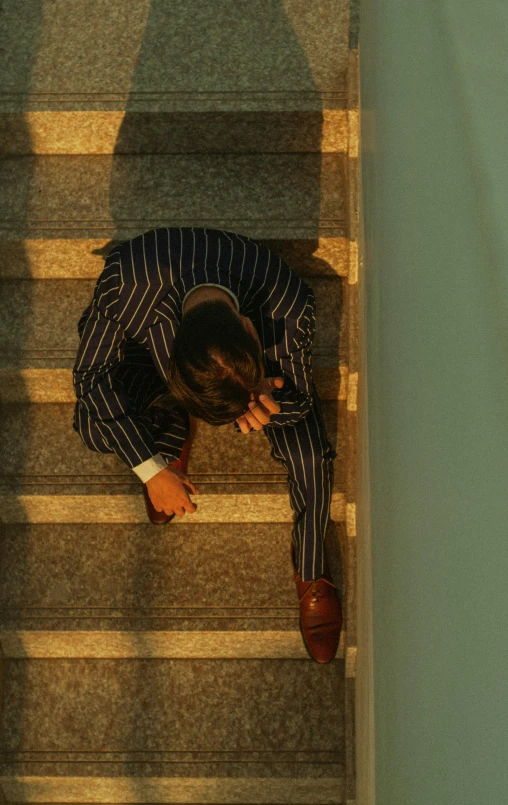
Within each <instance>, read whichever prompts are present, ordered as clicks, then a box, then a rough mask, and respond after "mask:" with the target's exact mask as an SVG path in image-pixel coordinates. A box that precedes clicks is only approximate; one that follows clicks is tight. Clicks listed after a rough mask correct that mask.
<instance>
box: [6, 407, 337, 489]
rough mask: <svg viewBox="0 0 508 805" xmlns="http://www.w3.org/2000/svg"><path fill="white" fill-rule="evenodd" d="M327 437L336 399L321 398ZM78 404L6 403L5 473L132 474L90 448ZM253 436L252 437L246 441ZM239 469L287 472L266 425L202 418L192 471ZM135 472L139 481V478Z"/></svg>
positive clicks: (47, 477)
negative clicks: (239, 426) (79, 426)
mask: <svg viewBox="0 0 508 805" xmlns="http://www.w3.org/2000/svg"><path fill="white" fill-rule="evenodd" d="M321 405H322V410H323V416H324V418H325V422H326V426H327V431H328V437H329V439H330V441H331V442H332V444H334V443H335V441H336V438H335V436H336V432H337V411H338V408H337V404H336V403H335V402H333V401H330V400H323V401H321ZM73 411H74V406H73V405H72V404H69V403H40V404H31V405H30V404H27V405H17V404H12V405H5V406H3V409H2V421H1V423H0V439H1V443H0V466H1V468H2V475H3V476H38V475H42V476H44V477H45V480H46V481H47V482H49V481H50V480H51V476H56V477H68V478H69V480H72V478H71V476H73V475H78V476H83V475H88V476H94V475H103V476H104V475H114V476H123V475H127V476H130V477H131V478H132V477H133V476H134V473H133V472H132V470H131V469H130V468H129V467H128V466H127V465H126V464H125V463H124V462H123V461H122V460H121V459H120V458H119V457H118V456H116V455H115V454H104V453H97V452H95V451H92V450H89V449H88V448H87V447H86V446H85V445H84V444H83V442H82V441H81V439H80V437H79V435H78V434H77V433H76V432H75V431H74V430H73V429H72V421H73ZM246 440H248V442H247V441H246ZM223 472H226V473H228V474H229V473H232V472H234V473H240V474H248V475H250V476H255V475H257V474H260V475H262V476H263V477H264V476H265V475H266V474H270V475H272V474H275V475H277V476H279V478H278V480H279V479H280V477H281V473H284V469H283V467H282V464H281V463H280V462H278V461H276V460H275V459H273V458H271V455H270V443H269V441H268V438H267V437H266V435H265V434H264V433H263V432H262V431H251V432H250V433H249V434H247V435H245V434H243V433H236V432H234V430H233V425H232V424H229V425H221V426H218V427H217V426H213V425H209V424H208V423H206V422H203V421H201V420H200V421H198V423H197V436H196V439H195V442H194V444H193V447H192V451H191V455H190V460H189V474H190V475H191V476H193V475H200V474H206V475H208V474H218V475H220V474H222V473H223ZM137 480H138V479H137V478H135V477H134V481H136V482H137Z"/></svg>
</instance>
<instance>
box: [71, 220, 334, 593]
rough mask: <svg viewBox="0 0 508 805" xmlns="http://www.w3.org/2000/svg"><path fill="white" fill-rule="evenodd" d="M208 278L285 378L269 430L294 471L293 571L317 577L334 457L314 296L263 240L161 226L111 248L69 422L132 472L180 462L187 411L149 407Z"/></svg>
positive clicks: (87, 320)
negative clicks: (194, 293)
mask: <svg viewBox="0 0 508 805" xmlns="http://www.w3.org/2000/svg"><path fill="white" fill-rule="evenodd" d="M203 283H216V284H218V285H221V286H223V287H225V288H228V289H229V290H230V291H231V292H232V294H233V295H234V296H235V297H236V298H237V299H238V303H239V310H240V313H242V314H243V315H245V316H248V317H249V318H250V319H251V320H252V322H253V324H254V326H255V328H256V331H257V333H258V335H259V338H260V341H261V344H262V346H263V362H264V367H265V373H266V376H267V377H274V376H276V375H280V374H281V373H282V375H283V377H284V386H283V387H282V389H274V391H273V397H274V399H275V400H277V402H278V403H279V405H280V408H281V410H280V412H279V413H278V414H276V415H272V416H271V418H270V422H269V424H268V425H265V426H264V427H263V432H264V433H265V434H266V436H267V438H268V439H269V441H270V443H271V455H272V457H273V458H274V459H276V460H277V461H280V462H282V463H283V465H284V467H285V468H286V470H287V472H288V487H289V493H290V501H291V506H292V508H293V510H294V512H295V519H294V527H293V542H294V545H295V555H296V558H297V565H298V569H299V571H300V573H301V575H302V579H303V580H304V581H306V580H309V579H312V578H316V577H317V576H319V575H321V573H323V539H324V534H325V530H326V526H327V523H328V520H329V512H330V499H331V488H332V479H333V458H335V456H336V453H335V451H334V450H333V448H332V446H331V444H330V442H329V441H328V438H327V435H326V430H325V425H324V422H323V418H322V414H321V409H320V404H319V399H318V396H317V393H316V389H315V386H314V383H313V379H312V365H311V347H312V339H313V336H314V326H315V299H314V294H313V291H312V289H311V288H309V286H308V285H306V283H305V282H303V280H302V279H301V278H300V277H298V276H297V275H296V274H295V273H294V272H293V271H291V269H290V268H289V267H288V266H287V265H286V264H285V263H284V262H283V261H282V260H281V259H280V257H278V256H276V255H275V254H273V253H272V252H271V251H270V250H269V249H268V248H266V247H265V246H262V245H260V244H258V243H256V242H255V241H253V240H252V239H250V238H248V237H245V236H243V235H238V234H236V233H233V232H223V231H219V230H214V229H203V228H197V227H188V228H187V227H184V228H182V227H180V228H169V229H155V230H151V231H150V232H146V233H144V234H142V235H139V236H138V237H136V238H133V239H132V240H129V241H126V242H125V243H122V244H120V245H119V246H116V247H115V248H114V249H113V250H112V251H111V253H110V254H109V255H108V257H107V259H106V262H105V266H104V270H103V271H102V273H101V275H100V276H99V279H98V280H97V284H96V286H95V291H94V295H93V299H92V300H91V302H90V304H89V305H88V307H87V308H86V309H85V311H84V312H83V314H82V316H81V318H80V320H79V323H78V332H79V336H80V344H79V349H78V353H77V357H76V362H75V365H74V369H73V381H74V389H75V392H76V397H77V402H76V407H75V416H74V425H73V427H74V429H75V430H76V431H77V432H78V433H79V435H80V436H81V438H82V440H83V441H84V443H85V444H86V445H87V446H88V447H89V448H90V449H92V450H97V451H99V452H105V453H110V452H114V453H116V454H117V455H118V456H119V457H120V458H121V459H122V460H123V461H124V462H125V463H126V464H127V465H128V466H129V467H131V468H132V469H133V470H134V471H136V470H137V468H138V467H139V466H141V465H142V464H144V462H147V461H148V460H149V459H151V458H152V457H153V456H155V455H156V454H158V453H159V454H161V455H162V456H163V457H164V459H166V460H168V461H172V460H175V459H176V458H178V456H179V454H180V451H181V448H182V445H183V442H184V440H185V438H186V434H187V429H188V415H187V413H186V412H184V411H181V410H178V409H173V411H164V410H162V409H157V408H154V407H150V406H151V404H152V403H153V402H154V401H155V400H157V398H158V397H160V396H161V395H162V394H163V393H164V392H166V391H167V390H168V386H167V382H166V380H165V375H166V368H167V366H168V361H169V356H170V353H171V348H172V343H173V339H174V336H175V333H176V330H177V328H178V325H179V323H180V321H181V318H182V302H183V299H184V296H185V294H186V293H187V292H188V291H189V289H190V288H193V287H195V286H197V285H200V284H203ZM233 427H234V429H235V430H236V431H237V432H240V429H239V426H238V424H237V423H236V422H235V423H234V426H233ZM242 438H244V439H245V438H247V437H246V436H245V435H243V434H242ZM246 445H248V442H246ZM140 477H141V475H140Z"/></svg>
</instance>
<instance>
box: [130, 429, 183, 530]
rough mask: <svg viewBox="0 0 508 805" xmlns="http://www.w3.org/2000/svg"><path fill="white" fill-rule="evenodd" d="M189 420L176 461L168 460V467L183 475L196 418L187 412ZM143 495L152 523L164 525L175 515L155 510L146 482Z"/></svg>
mask: <svg viewBox="0 0 508 805" xmlns="http://www.w3.org/2000/svg"><path fill="white" fill-rule="evenodd" d="M189 420H190V427H189V437H188V439H186V441H185V442H184V443H183V447H182V452H181V453H180V458H178V459H177V460H176V461H169V462H168V467H175V468H176V469H177V470H179V471H180V472H183V473H184V474H185V475H187V465H188V463H189V456H190V450H191V446H192V442H193V441H194V437H195V435H196V419H195V417H193V416H191V415H190V414H189ZM143 497H144V499H145V507H146V513H147V515H148V519H149V520H150V521H151V522H152V523H153V524H154V525H164V524H165V523H170V522H171V520H172V519H173V517H175V515H174V514H166V512H164V511H162V512H158V511H157V509H156V508H155V507H154V505H153V503H152V501H151V500H150V495H149V494H148V489H147V488H146V484H143Z"/></svg>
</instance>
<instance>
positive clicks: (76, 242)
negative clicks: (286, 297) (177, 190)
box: [0, 221, 349, 279]
mask: <svg viewBox="0 0 508 805" xmlns="http://www.w3.org/2000/svg"><path fill="white" fill-rule="evenodd" d="M164 226H169V221H168V222H166V223H165V224H164ZM143 231H144V226H143V227H141V228H140V229H139V230H138V231H136V232H134V233H133V234H138V235H139V234H140V233H141V232H143ZM259 233H260V229H259V227H258V228H256V227H255V225H254V226H253V225H252V223H251V224H249V225H248V226H247V227H246V228H245V229H243V230H242V234H244V235H247V236H248V237H251V238H258V239H259V240H260V241H261V242H263V243H264V244H265V245H266V246H268V248H270V249H272V250H273V251H274V252H275V254H278V255H280V257H282V259H283V260H284V261H285V262H286V263H287V264H288V265H289V266H290V267H291V268H294V269H295V271H297V272H298V274H300V275H301V276H302V277H312V276H330V277H333V276H341V277H347V275H348V267H349V241H348V239H347V238H345V237H335V238H333V237H330V238H328V237H326V238H325V237H322V238H319V237H318V238H309V239H305V238H303V239H298V238H297V236H294V237H290V238H289V239H287V240H273V239H266V238H265V239H263V238H262V237H261V235H260V234H259ZM68 234H69V236H68V237H62V238H55V237H54V236H52V235H51V234H49V237H47V238H39V239H35V240H30V239H26V240H6V239H5V238H4V239H0V252H1V254H2V260H1V261H0V278H1V279H9V278H13V279H18V278H19V279H31V278H33V279H88V278H90V279H97V277H98V276H99V274H100V273H101V271H102V269H103V268H104V259H105V257H106V255H107V254H108V252H109V251H111V249H112V248H113V245H114V244H115V243H116V242H117V241H118V242H119V240H118V239H115V240H110V239H108V238H94V239H86V238H83V239H76V236H75V234H73V233H72V232H69V233H68Z"/></svg>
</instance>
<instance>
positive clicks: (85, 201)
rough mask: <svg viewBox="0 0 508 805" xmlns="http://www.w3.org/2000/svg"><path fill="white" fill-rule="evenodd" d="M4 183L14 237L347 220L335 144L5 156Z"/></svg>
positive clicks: (0, 204) (0, 175)
mask: <svg viewBox="0 0 508 805" xmlns="http://www.w3.org/2000/svg"><path fill="white" fill-rule="evenodd" d="M0 186H2V188H3V193H2V195H1V196H0V220H3V221H4V224H3V229H4V230H7V231H9V232H10V233H11V234H10V236H11V237H14V236H21V235H25V236H26V235H29V234H30V233H36V232H38V231H40V232H41V233H47V232H48V231H52V232H53V236H55V235H57V234H58V232H59V231H60V230H64V231H66V232H68V231H72V232H73V233H74V236H76V234H77V233H80V234H81V235H82V236H83V237H86V236H87V233H88V232H90V231H91V230H94V231H97V233H98V234H101V230H104V231H105V232H106V231H107V232H108V233H110V235H109V236H110V237H111V238H113V237H115V234H116V233H117V232H121V231H122V228H125V226H126V224H127V225H130V227H131V230H133V234H138V233H139V232H142V231H143V230H145V229H150V228H151V227H153V226H168V225H169V226H174V225H176V226H184V225H192V224H194V225H196V226H200V225H207V226H213V225H214V222H216V223H217V225H219V222H222V223H220V225H219V228H221V229H231V231H242V230H243V228H244V226H243V222H245V221H251V222H256V221H257V222H266V221H268V222H269V225H270V227H271V228H272V230H273V234H271V233H270V232H269V231H268V226H266V228H267V234H266V236H268V237H280V236H283V234H282V233H285V232H287V231H288V228H289V229H291V228H292V227H295V226H300V227H301V228H303V227H305V226H308V225H309V224H313V225H314V227H315V232H314V233H312V234H316V235H318V234H319V220H320V219H329V220H330V221H331V222H333V221H335V222H336V225H338V226H341V225H343V224H344V221H345V197H344V194H345V158H344V155H342V154H333V153H332V154H331V153H328V154H305V153H303V154H250V155H244V154H243V155H242V154H233V155H230V154H206V155H204V154H189V155H174V156H167V155H144V156H139V155H126V154H122V155H119V156H113V155H111V156H109V155H104V156H101V155H95V156H94V155H92V156H88V155H86V156H21V157H6V158H5V159H3V160H2V161H1V162H0ZM184 221H185V222H187V223H185V224H184V223H183V222H184ZM200 221H201V222H204V221H206V224H205V223H203V224H201V223H199V222H200ZM277 230H279V231H277ZM279 232H280V235H279Z"/></svg>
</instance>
